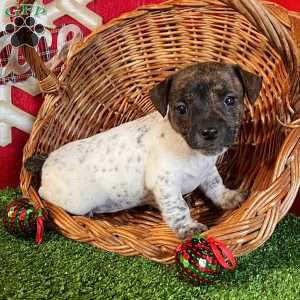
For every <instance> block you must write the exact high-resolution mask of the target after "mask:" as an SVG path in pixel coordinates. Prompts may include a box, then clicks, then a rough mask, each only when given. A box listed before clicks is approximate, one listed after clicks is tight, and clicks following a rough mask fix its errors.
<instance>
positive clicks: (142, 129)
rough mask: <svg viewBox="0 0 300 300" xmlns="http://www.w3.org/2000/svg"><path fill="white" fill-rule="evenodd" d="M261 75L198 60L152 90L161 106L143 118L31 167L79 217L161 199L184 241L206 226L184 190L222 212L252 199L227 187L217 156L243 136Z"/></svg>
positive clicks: (49, 193) (45, 194)
mask: <svg viewBox="0 0 300 300" xmlns="http://www.w3.org/2000/svg"><path fill="white" fill-rule="evenodd" d="M261 85H262V79H261V78H260V77H258V76H256V75H254V74H251V73H249V72H247V71H245V70H243V69H241V68H240V67H239V66H238V65H227V64H221V63H213V62H211V63H202V64H195V65H192V66H189V67H186V68H184V69H182V70H181V71H179V72H177V73H175V74H174V75H172V76H170V77H168V78H167V79H165V80H164V81H162V82H161V83H159V84H158V85H157V86H155V87H153V88H152V90H151V91H150V98H151V100H152V102H153V104H154V106H155V107H156V109H157V112H154V113H151V114H149V115H147V116H145V117H143V118H140V119H138V120H135V121H132V122H129V123H126V124H123V125H120V126H118V127H115V128H112V129H110V130H108V131H105V132H103V133H100V134H97V135H95V136H92V137H90V138H86V139H83V140H78V141H75V142H71V143H69V144H66V145H64V146H62V147H61V148H59V149H58V150H56V151H54V152H52V153H51V154H50V155H49V157H48V158H46V159H45V160H44V159H43V158H42V159H41V157H39V158H37V157H33V158H31V159H29V160H28V161H27V162H26V163H25V167H26V166H27V169H28V170H30V169H31V170H32V169H34V168H33V166H34V165H35V164H37V165H38V166H39V167H38V168H42V176H41V187H40V189H39V194H40V196H41V197H42V198H44V199H46V200H47V201H49V202H52V203H54V204H55V205H57V206H60V207H62V208H63V209H64V210H66V211H68V212H69V213H71V214H75V215H85V214H90V215H92V214H98V213H112V212H117V211H120V210H124V209H129V208H133V207H136V206H140V205H144V204H148V203H151V201H153V199H154V201H155V203H156V205H157V206H158V208H159V209H160V211H161V213H162V216H163V218H164V220H165V222H166V223H167V224H168V225H169V226H170V227H171V228H172V229H173V230H174V231H175V232H176V234H177V236H178V237H179V238H185V237H186V236H187V235H189V234H193V233H194V232H201V231H204V230H206V229H207V227H206V226H205V225H204V224H201V223H198V222H197V221H195V220H193V219H192V217H191V215H190V211H189V208H188V205H187V204H186V202H185V200H184V198H183V196H182V195H184V194H187V193H190V192H192V191H193V190H194V189H196V188H197V187H200V188H201V189H202V191H203V192H204V193H205V194H206V195H207V196H208V197H209V198H210V199H211V200H212V202H213V203H214V204H215V205H216V206H218V207H220V208H222V209H233V208H235V207H237V206H238V205H239V204H240V203H241V202H242V201H243V200H244V198H245V195H244V194H243V193H240V192H239V191H235V190H230V189H227V188H226V187H225V186H224V185H223V182H222V179H221V177H220V175H219V173H218V170H217V168H216V161H217V159H218V156H219V155H221V154H222V153H224V151H226V149H227V148H228V147H229V146H230V145H232V144H233V143H234V141H235V139H236V137H237V135H238V131H239V128H240V126H241V122H242V117H243V112H244V101H243V100H244V97H245V95H247V97H248V99H249V100H250V101H251V102H252V103H254V101H255V100H256V98H257V97H258V95H259V92H260V89H261Z"/></svg>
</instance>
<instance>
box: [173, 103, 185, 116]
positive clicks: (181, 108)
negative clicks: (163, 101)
mask: <svg viewBox="0 0 300 300" xmlns="http://www.w3.org/2000/svg"><path fill="white" fill-rule="evenodd" d="M176 109H177V111H178V112H179V113H180V114H181V115H184V114H186V113H187V106H186V105H185V104H180V105H178V106H177V107H176Z"/></svg>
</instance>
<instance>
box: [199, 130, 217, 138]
mask: <svg viewBox="0 0 300 300" xmlns="http://www.w3.org/2000/svg"><path fill="white" fill-rule="evenodd" d="M201 134H202V136H203V137H204V139H205V140H215V139H216V138H217V136H218V130H217V129H216V128H207V129H202V131H201Z"/></svg>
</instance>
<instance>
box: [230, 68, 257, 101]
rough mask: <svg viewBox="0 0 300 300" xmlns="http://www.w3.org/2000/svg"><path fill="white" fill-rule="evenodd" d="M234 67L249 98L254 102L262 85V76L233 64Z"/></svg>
mask: <svg viewBox="0 0 300 300" xmlns="http://www.w3.org/2000/svg"><path fill="white" fill-rule="evenodd" d="M234 69H235V71H236V73H237V75H238V77H239V79H240V81H241V83H242V85H243V87H244V90H245V92H246V94H247V96H248V98H249V100H250V101H251V102H252V103H254V102H255V101H256V99H257V97H258V95H259V93H260V90H261V87H262V77H260V76H257V75H255V74H253V73H250V72H248V71H245V70H244V69H242V68H241V67H240V66H239V65H234Z"/></svg>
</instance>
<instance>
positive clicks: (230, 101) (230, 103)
mask: <svg viewBox="0 0 300 300" xmlns="http://www.w3.org/2000/svg"><path fill="white" fill-rule="evenodd" d="M224 103H225V104H226V105H227V106H233V105H234V104H235V98H234V97H232V96H229V97H226V98H225V100H224Z"/></svg>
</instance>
